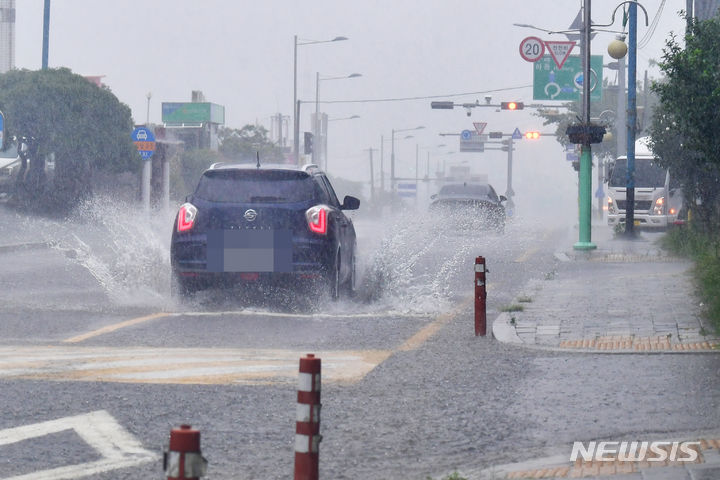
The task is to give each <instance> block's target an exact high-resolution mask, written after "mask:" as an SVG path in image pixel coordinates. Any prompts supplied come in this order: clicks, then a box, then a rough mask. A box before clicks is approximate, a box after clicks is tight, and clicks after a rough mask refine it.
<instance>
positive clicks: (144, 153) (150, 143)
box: [132, 127, 155, 160]
mask: <svg viewBox="0 0 720 480" xmlns="http://www.w3.org/2000/svg"><path fill="white" fill-rule="evenodd" d="M132 140H133V142H134V143H135V146H137V149H138V152H140V156H141V157H142V158H143V160H148V159H149V158H150V157H152V155H153V153H155V135H154V134H153V132H152V130H150V129H149V128H147V127H138V128H136V129H135V130H133V132H132Z"/></svg>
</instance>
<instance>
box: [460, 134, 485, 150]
mask: <svg viewBox="0 0 720 480" xmlns="http://www.w3.org/2000/svg"><path fill="white" fill-rule="evenodd" d="M465 132H467V135H466V134H465ZM485 140H487V135H478V133H477V132H473V131H471V130H463V132H462V133H461V134H460V151H461V152H484V151H485Z"/></svg>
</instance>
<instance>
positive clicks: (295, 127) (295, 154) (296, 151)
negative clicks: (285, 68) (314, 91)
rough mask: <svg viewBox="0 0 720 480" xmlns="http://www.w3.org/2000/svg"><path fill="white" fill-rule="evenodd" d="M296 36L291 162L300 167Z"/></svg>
mask: <svg viewBox="0 0 720 480" xmlns="http://www.w3.org/2000/svg"><path fill="white" fill-rule="evenodd" d="M297 40H298V39H297V35H295V37H294V49H293V157H295V158H294V159H293V160H294V161H295V163H296V164H298V165H300V155H299V150H300V139H299V138H298V137H299V135H300V127H299V125H298V114H299V112H298V101H297V47H298V41H297Z"/></svg>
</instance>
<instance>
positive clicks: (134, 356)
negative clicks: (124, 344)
mask: <svg viewBox="0 0 720 480" xmlns="http://www.w3.org/2000/svg"><path fill="white" fill-rule="evenodd" d="M306 353H307V352H306V351H304V350H271V349H227V348H133V347H129V348H121V347H80V346H63V347H52V346H49V347H45V346H13V347H0V378H23V379H42V380H79V381H103V382H124V383H172V384H233V383H235V384H237V383H251V384H252V383H267V382H268V381H272V382H294V381H295V380H296V379H297V372H298V359H299V358H300V357H301V356H303V355H305V354H306ZM314 353H315V354H316V355H318V356H319V357H321V358H322V360H323V381H327V382H341V383H342V382H355V381H358V380H360V379H362V378H363V377H364V376H365V375H366V374H367V373H368V372H370V371H371V370H372V369H373V368H375V367H376V366H377V365H378V364H380V363H382V362H383V361H384V360H385V359H387V358H388V357H389V356H390V355H391V353H392V352H391V351H387V350H361V351H360V350H358V351H316V352H314Z"/></svg>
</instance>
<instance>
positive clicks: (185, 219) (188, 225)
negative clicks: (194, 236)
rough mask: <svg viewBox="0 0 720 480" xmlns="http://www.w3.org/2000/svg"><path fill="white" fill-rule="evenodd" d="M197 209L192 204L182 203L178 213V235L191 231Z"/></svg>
mask: <svg viewBox="0 0 720 480" xmlns="http://www.w3.org/2000/svg"><path fill="white" fill-rule="evenodd" d="M196 216H197V207H196V206H195V205H193V204H192V203H183V204H182V206H181V207H180V211H179V212H178V219H177V231H178V232H179V233H182V232H187V231H188V230H191V229H192V228H193V226H194V225H195V217H196Z"/></svg>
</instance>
